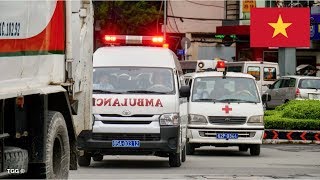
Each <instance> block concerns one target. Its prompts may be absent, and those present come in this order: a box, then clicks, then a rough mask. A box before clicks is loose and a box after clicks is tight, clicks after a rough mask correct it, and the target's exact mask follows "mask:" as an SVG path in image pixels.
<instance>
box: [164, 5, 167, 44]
mask: <svg viewBox="0 0 320 180" xmlns="http://www.w3.org/2000/svg"><path fill="white" fill-rule="evenodd" d="M163 1H164V2H163V3H164V8H163V16H164V17H163V38H164V42H166V39H167V38H166V35H167V0H163Z"/></svg>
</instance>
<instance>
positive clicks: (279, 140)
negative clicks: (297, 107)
mask: <svg viewBox="0 0 320 180" xmlns="http://www.w3.org/2000/svg"><path fill="white" fill-rule="evenodd" d="M263 144H320V131H310V130H276V129H266V130H265V131H264V136H263Z"/></svg>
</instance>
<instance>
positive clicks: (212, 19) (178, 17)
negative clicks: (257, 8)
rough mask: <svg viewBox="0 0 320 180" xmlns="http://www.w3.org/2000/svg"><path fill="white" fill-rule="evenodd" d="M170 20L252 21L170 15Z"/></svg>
mask: <svg viewBox="0 0 320 180" xmlns="http://www.w3.org/2000/svg"><path fill="white" fill-rule="evenodd" d="M168 17H170V18H175V19H189V20H195V21H239V20H248V21H249V20H250V19H217V18H194V17H183V16H171V15H168Z"/></svg>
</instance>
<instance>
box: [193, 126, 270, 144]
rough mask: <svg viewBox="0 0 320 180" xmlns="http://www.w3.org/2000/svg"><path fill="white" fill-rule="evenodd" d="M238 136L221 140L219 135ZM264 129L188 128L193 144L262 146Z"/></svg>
mask: <svg viewBox="0 0 320 180" xmlns="http://www.w3.org/2000/svg"><path fill="white" fill-rule="evenodd" d="M219 133H220V134H224V133H225V134H229V133H232V134H237V139H219V138H217V134H219ZM263 135H264V128H263V127H260V128H250V129H242V128H239V129H232V128H230V129H219V128H198V127H188V142H189V143H191V144H208V145H215V144H226V145H238V144H262V139H263Z"/></svg>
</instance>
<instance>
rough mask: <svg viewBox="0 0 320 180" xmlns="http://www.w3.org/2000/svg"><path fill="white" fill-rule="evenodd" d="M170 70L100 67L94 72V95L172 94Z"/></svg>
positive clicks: (171, 74)
mask: <svg viewBox="0 0 320 180" xmlns="http://www.w3.org/2000/svg"><path fill="white" fill-rule="evenodd" d="M173 79H174V77H173V73H172V70H171V69H169V68H148V67H98V68H94V70H93V93H118V94H122V93H140V94H146V93H147V94H172V93H174V91H175V89H174V86H173Z"/></svg>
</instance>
